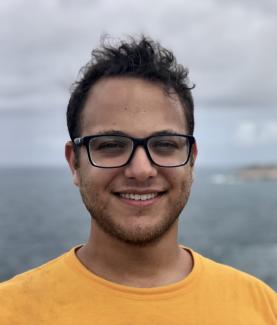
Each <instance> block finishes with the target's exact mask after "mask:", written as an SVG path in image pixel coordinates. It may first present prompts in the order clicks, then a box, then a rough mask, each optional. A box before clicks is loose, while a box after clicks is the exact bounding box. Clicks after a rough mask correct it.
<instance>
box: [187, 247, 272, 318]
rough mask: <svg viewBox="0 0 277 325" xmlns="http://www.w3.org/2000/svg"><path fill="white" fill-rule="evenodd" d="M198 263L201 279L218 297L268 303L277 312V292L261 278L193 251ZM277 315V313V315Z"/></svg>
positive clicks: (259, 303)
mask: <svg viewBox="0 0 277 325" xmlns="http://www.w3.org/2000/svg"><path fill="white" fill-rule="evenodd" d="M192 254H193V257H194V259H195V261H196V263H198V264H200V267H201V268H202V272H201V277H200V280H199V281H201V282H202V283H204V284H205V287H206V288H207V289H208V288H209V289H210V290H211V292H213V294H214V295H218V297H221V298H222V297H223V296H225V297H227V298H228V300H229V301H241V302H244V303H245V302H248V303H251V304H255V305H268V306H271V309H272V310H274V311H275V313H276V314H277V293H276V292H275V291H274V290H273V289H272V288H270V287H269V286H268V285H267V284H266V283H264V282H263V281H261V280H260V279H258V278H256V277H254V276H253V275H250V274H248V273H246V272H243V271H240V270H238V269H235V268H233V267H231V266H228V265H225V264H221V263H218V262H215V261H213V260H211V259H209V258H206V257H204V256H202V255H200V254H199V253H196V252H193V251H192ZM276 316H277V315H276Z"/></svg>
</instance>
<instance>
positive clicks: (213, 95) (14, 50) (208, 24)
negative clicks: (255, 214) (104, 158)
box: [0, 0, 277, 165]
mask: <svg viewBox="0 0 277 325" xmlns="http://www.w3.org/2000/svg"><path fill="white" fill-rule="evenodd" d="M140 33H145V34H146V35H149V36H151V37H152V38H154V39H157V40H159V41H161V43H162V44H163V45H164V46H166V47H169V48H170V49H172V50H173V51H174V53H175V54H176V56H177V59H178V61H179V62H180V63H182V64H184V65H186V66H187V67H188V68H189V70H190V78H191V80H192V82H194V83H195V84H196V89H195V90H194V92H193V94H194V96H195V103H196V123H197V124H196V137H197V139H198V143H199V149H200V154H199V163H200V164H203V165H205V164H227V163H243V164H245V163H253V162H262V163H265V162H274V161H275V162H276V161H277V157H276V156H277V155H276V148H277V104H276V103H277V60H276V58H277V41H276V35H277V2H276V0H263V1H261V0H259V1H257V0H252V1H250V0H249V1H248V0H232V1H231V0H230V1H228V0H224V1H222V0H221V1H220V0H205V1H200V0H194V1H188V0H182V1H181V0H179V1H178V0H171V1H169V0H167V1H165V0H163V1H162V0H159V1H151V2H150V1H145V0H141V1H130V0H129V1H126V0H125V1H123V0H117V1H112V0H101V1H97V0H95V1H92V0H90V1H89V0H86V1H85V0H78V1H73V0H45V1H39V0H24V1H23V0H9V1H5V0H3V1H1V2H0V41H1V48H0V53H1V54H0V55H1V60H0V71H1V73H0V136H1V140H2V141H1V144H0V148H1V155H0V165H1V164H2V165H7V164H8V165H11V164H19V163H20V164H27V165H28V164H33V165H36V164H45V165H56V164H59V165H61V164H64V158H63V144H64V142H65V141H66V139H67V132H66V127H65V117H64V114H65V109H66V104H67V101H68V98H69V87H70V84H71V83H72V82H73V81H74V80H75V79H76V76H77V74H78V70H79V69H80V67H81V66H82V65H84V64H85V63H86V62H87V61H88V60H89V57H90V52H91V50H92V49H93V48H94V47H96V46H97V45H98V44H99V39H100V37H101V35H104V34H109V35H111V36H112V37H122V36H124V35H128V34H132V35H134V34H140ZM3 140H4V141H3ZM273 148H275V150H273ZM19 157H20V159H19Z"/></svg>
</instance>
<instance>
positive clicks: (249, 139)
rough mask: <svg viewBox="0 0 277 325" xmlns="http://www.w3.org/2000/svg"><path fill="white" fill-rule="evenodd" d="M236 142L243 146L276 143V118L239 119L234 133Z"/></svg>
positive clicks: (274, 144)
mask: <svg viewBox="0 0 277 325" xmlns="http://www.w3.org/2000/svg"><path fill="white" fill-rule="evenodd" d="M235 137H236V140H237V144H238V145H239V146H242V147H243V146H245V147H257V146H261V145H266V146H267V147H270V146H271V145H272V146H274V147H276V145H277V120H264V121H251V120H244V121H240V122H239V124H238V126H237V130H236V134H235Z"/></svg>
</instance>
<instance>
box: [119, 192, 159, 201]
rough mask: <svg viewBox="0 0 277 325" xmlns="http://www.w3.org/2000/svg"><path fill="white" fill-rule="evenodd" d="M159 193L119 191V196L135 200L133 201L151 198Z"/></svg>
mask: <svg viewBox="0 0 277 325" xmlns="http://www.w3.org/2000/svg"><path fill="white" fill-rule="evenodd" d="M158 195H159V193H148V194H134V193H121V194H119V196H120V197H122V198H124V199H128V200H135V201H146V200H152V199H154V198H155V197H157V196H158Z"/></svg>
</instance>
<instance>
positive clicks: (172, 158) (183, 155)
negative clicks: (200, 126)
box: [148, 135, 190, 167]
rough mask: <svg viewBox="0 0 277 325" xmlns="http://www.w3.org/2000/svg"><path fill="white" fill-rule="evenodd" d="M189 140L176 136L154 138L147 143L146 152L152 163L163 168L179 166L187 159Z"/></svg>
mask: <svg viewBox="0 0 277 325" xmlns="http://www.w3.org/2000/svg"><path fill="white" fill-rule="evenodd" d="M189 148H190V145H189V140H188V138H186V137H182V136H178V135H165V136H155V137H152V138H150V139H149V141H148V150H149V153H150V155H151V158H152V159H153V161H154V162H155V163H156V164H158V165H160V166H164V167H171V166H172V167H173V166H180V165H183V164H184V163H185V162H187V160H188V157H189Z"/></svg>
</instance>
